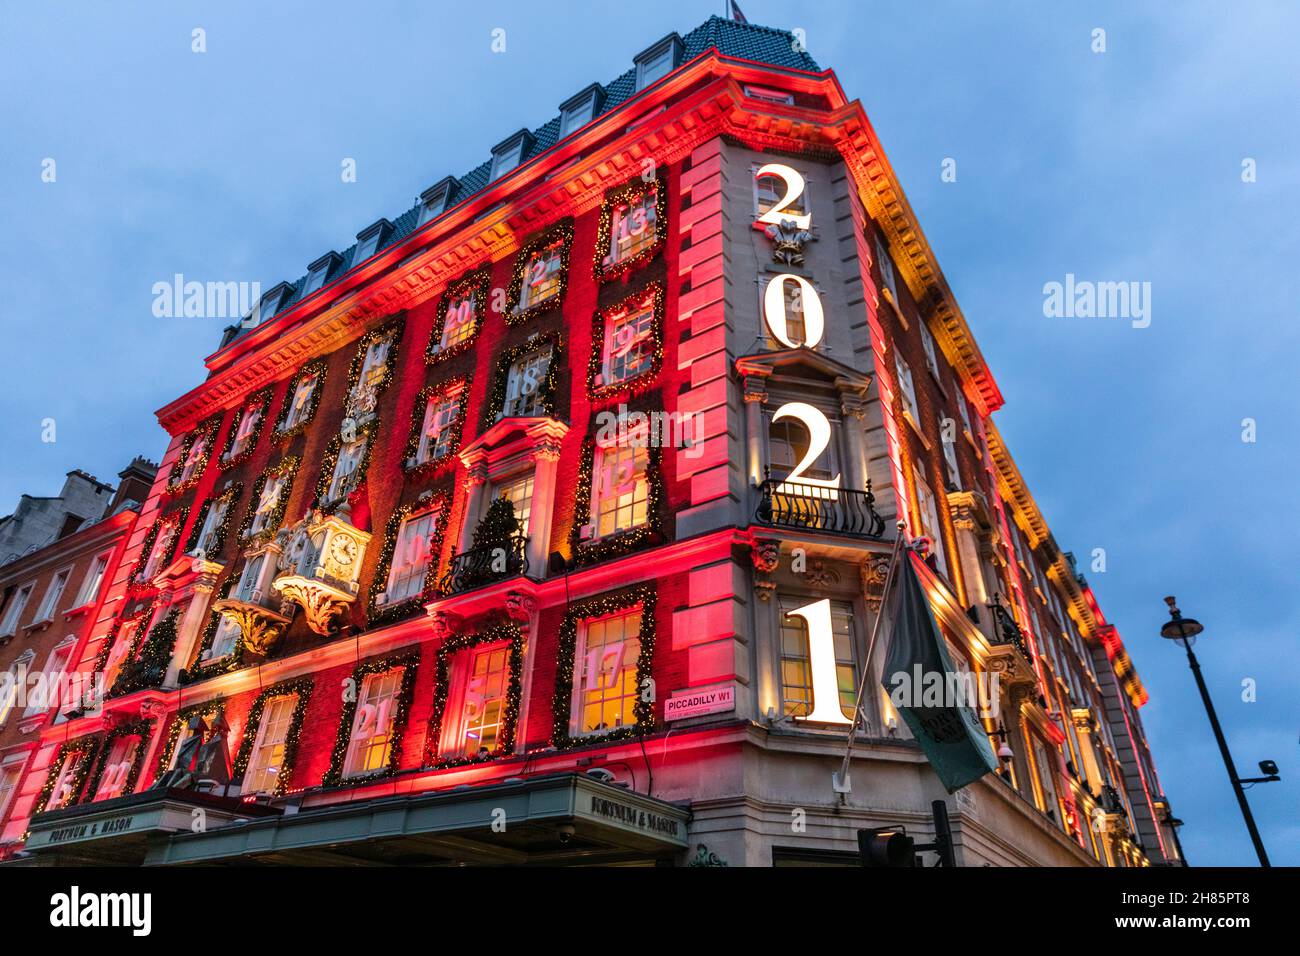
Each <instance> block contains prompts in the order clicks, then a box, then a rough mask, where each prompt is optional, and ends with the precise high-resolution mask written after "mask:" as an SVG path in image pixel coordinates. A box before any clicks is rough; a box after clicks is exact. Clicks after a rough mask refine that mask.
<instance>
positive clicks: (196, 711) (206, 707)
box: [153, 697, 226, 780]
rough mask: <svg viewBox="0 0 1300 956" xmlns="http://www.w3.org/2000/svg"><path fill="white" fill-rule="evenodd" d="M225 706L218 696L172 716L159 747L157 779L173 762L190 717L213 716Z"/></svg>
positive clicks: (155, 774)
mask: <svg viewBox="0 0 1300 956" xmlns="http://www.w3.org/2000/svg"><path fill="white" fill-rule="evenodd" d="M225 706H226V702H225V700H223V699H222V698H219V697H218V698H216V699H215V700H206V701H204V702H203V703H201V704H192V705H190V706H189V707H186V708H185V709H184V710H179V711H177V712H176V716H175V717H173V718H172V723H171V727H170V728H168V730H167V739H166V740H165V741H164V742H163V745H162V747H160V748H159V749H158V762H157V764H156V765H155V766H154V771H153V775H154V779H155V780H156V779H158V778H159V777H161V776H162V775H163V774H164V773H166V772H167V769H168V765H169V764H171V762H172V755H173V754H174V753H175V752H176V744H177V742H178V741H179V740H180V739H181V731H182V730H184V729H185V725H186V724H188V723H189V722H190V718H191V717H204V718H207V717H211V716H212V715H213V714H215V713H217V711H219V710H221V709H223V708H224V707H225Z"/></svg>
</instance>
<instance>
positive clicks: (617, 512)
mask: <svg viewBox="0 0 1300 956" xmlns="http://www.w3.org/2000/svg"><path fill="white" fill-rule="evenodd" d="M649 461H650V457H649V452H648V450H647V449H646V447H645V444H644V442H629V443H628V444H624V445H608V446H601V447H598V448H597V449H596V458H595V462H594V465H595V467H594V469H593V474H592V479H591V480H592V484H593V488H592V495H591V504H592V522H593V523H594V524H595V526H596V537H605V536H606V535H611V534H618V533H619V532H620V531H627V530H629V529H631V528H637V527H640V526H641V525H643V524H645V523H646V519H647V515H648V510H649V498H650V484H649V481H648V480H647V478H646V469H647V467H648V466H649Z"/></svg>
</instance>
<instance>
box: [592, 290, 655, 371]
mask: <svg viewBox="0 0 1300 956" xmlns="http://www.w3.org/2000/svg"><path fill="white" fill-rule="evenodd" d="M654 322H655V308H654V302H653V300H652V301H650V302H648V303H646V304H644V305H642V306H638V307H634V308H629V309H625V310H622V311H620V312H616V313H614V314H612V315H609V316H607V317H606V319H605V343H604V347H603V351H602V359H601V370H600V377H599V378H598V379H597V380H596V384H597V385H600V386H605V387H609V386H611V385H618V384H621V383H622V382H627V381H630V380H632V379H634V378H636V377H637V376H639V375H644V374H645V373H647V372H649V371H650V370H651V369H652V368H653V367H654V347H655V343H654Z"/></svg>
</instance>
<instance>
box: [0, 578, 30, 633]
mask: <svg viewBox="0 0 1300 956" xmlns="http://www.w3.org/2000/svg"><path fill="white" fill-rule="evenodd" d="M33 587H35V585H33V584H24V585H23V586H22V587H21V588H19V589H18V591H17V592H16V593H15V594H14V596H13V597H12V598H10V599H9V607H8V608H6V609H5V616H4V620H3V622H0V637H8V636H9V635H11V634H14V633H16V632H17V630H18V620H19V618H21V617H22V616H23V611H24V610H25V609H26V608H27V601H28V600H29V599H30V598H31V596H32V588H33Z"/></svg>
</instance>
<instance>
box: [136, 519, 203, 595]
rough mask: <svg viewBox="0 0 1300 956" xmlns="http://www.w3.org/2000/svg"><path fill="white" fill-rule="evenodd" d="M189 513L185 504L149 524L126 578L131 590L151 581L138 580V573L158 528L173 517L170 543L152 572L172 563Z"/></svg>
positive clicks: (156, 571)
mask: <svg viewBox="0 0 1300 956" xmlns="http://www.w3.org/2000/svg"><path fill="white" fill-rule="evenodd" d="M189 515H190V506H189V505H185V506H183V507H181V508H177V509H176V510H175V511H173V512H172V513H171V514H166V515H162V516H161V517H159V518H158V520H157V521H155V522H154V523H153V524H152V525H150V526H149V530H148V531H146V532H145V536H144V543H143V544H142V545H141V547H140V557H138V558H137V559H136V562H135V567H133V568H132V569H131V576H130V577H129V578H128V579H127V582H128V587H129V588H131V589H133V590H138V589H140V588H145V587H148V586H149V585H150V584H151V583H152V582H150V581H142V580H140V575H141V574H143V573H144V569H145V566H146V565H147V564H148V563H149V554H150V552H152V551H153V545H154V542H155V541H157V540H158V529H159V528H160V527H162V526H163V525H165V524H168V523H171V522H172V521H173V519H175V525H176V533H175V534H174V535H172V541H171V544H169V545H168V546H167V551H166V553H165V554H164V555H163V556H162V560H160V561H159V562H158V566H157V567H155V568H154V574H157V573H158V572H159V571H161V570H162V569H164V568H166V567H167V566H168V565H169V564H171V563H172V558H174V557H175V556H176V549H177V547H178V546H179V545H180V543H181V529H182V528H184V527H185V519H186V518H188V517H189Z"/></svg>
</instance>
